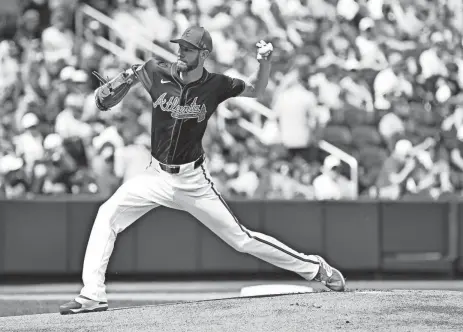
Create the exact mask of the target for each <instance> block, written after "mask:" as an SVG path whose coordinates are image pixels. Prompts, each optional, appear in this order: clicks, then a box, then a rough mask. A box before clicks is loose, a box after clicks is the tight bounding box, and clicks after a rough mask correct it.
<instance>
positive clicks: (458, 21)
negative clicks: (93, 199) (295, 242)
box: [0, 0, 463, 200]
mask: <svg viewBox="0 0 463 332" xmlns="http://www.w3.org/2000/svg"><path fill="white" fill-rule="evenodd" d="M81 3H86V4H88V5H90V6H92V7H94V8H95V9H97V10H98V11H100V12H102V13H104V14H105V15H107V16H109V17H111V18H112V19H114V22H115V26H116V29H115V30H113V31H109V30H108V29H107V28H106V27H105V26H104V25H101V24H100V23H99V22H97V21H93V20H90V19H88V18H86V19H84V21H83V23H84V24H83V25H82V24H81V22H80V21H79V20H75V14H76V10H77V8H78V6H79V5H80V4H81ZM18 4H19V6H20V11H19V15H10V14H5V13H3V14H1V15H2V21H1V22H2V24H1V25H0V72H1V77H2V80H1V81H0V100H1V103H0V113H1V114H0V195H3V196H6V197H8V198H15V197H22V196H33V195H57V194H64V193H72V194H80V193H84V194H94V195H102V196H107V195H110V194H111V193H113V192H114V190H116V189H117V187H118V186H119V185H120V184H121V183H122V182H123V181H126V180H127V179H129V178H131V177H132V176H135V175H136V174H138V173H139V172H141V171H143V170H144V169H145V168H146V167H147V166H148V164H149V161H150V153H149V146H150V136H149V132H150V125H151V123H150V121H151V119H150V112H151V105H150V102H149V100H148V98H147V94H146V93H145V91H143V89H142V88H141V87H139V88H136V89H134V90H133V91H130V92H129V94H128V95H127V97H126V98H125V99H124V100H123V102H122V103H121V104H119V105H118V106H117V107H115V108H114V109H112V110H111V111H110V112H99V111H98V110H97V108H96V106H95V105H94V100H93V91H94V89H95V88H96V87H98V85H99V83H98V81H97V80H96V79H95V78H94V77H93V76H92V75H91V72H92V71H93V70H97V71H99V72H100V73H102V74H103V76H104V77H114V76H115V75H116V74H117V73H119V72H120V71H121V70H122V69H125V68H126V67H127V65H128V64H129V62H127V60H121V58H120V57H117V56H114V55H113V54H111V53H109V52H107V51H106V50H105V49H103V48H102V47H100V45H99V44H98V43H97V39H96V37H98V36H104V37H106V38H109V39H111V40H114V41H115V42H116V43H117V44H118V45H120V46H121V47H122V48H123V49H124V50H125V54H126V55H127V54H130V55H131V56H136V57H138V58H140V59H143V56H144V55H143V49H141V48H139V47H138V46H137V45H138V43H139V41H140V40H148V41H150V42H153V43H155V44H156V45H158V46H160V47H162V48H164V49H166V50H168V51H169V52H172V53H175V52H176V49H175V45H173V44H171V43H169V40H170V39H171V38H172V37H174V36H177V35H179V34H181V32H182V31H183V30H184V29H185V28H186V27H187V26H189V25H193V24H198V25H202V26H204V27H206V28H207V29H208V30H209V31H210V32H211V35H212V38H213V41H214V52H213V53H212V55H211V62H210V63H209V65H208V66H209V69H211V70H213V71H218V72H224V71H226V70H229V69H230V68H233V69H234V70H235V71H237V72H239V73H241V74H244V75H250V74H252V73H253V72H254V71H255V70H256V69H257V64H258V63H257V61H256V59H255V50H256V48H255V43H256V42H257V41H259V40H261V39H265V40H266V41H268V42H272V43H273V45H274V49H275V52H274V54H273V65H272V73H271V79H270V83H269V87H268V89H267V91H266V93H265V95H264V96H262V97H261V98H260V100H259V102H260V103H262V104H263V105H265V106H266V107H268V108H269V109H271V110H272V112H273V114H274V115H275V118H268V119H267V118H265V117H263V116H256V113H255V112H251V111H250V110H249V109H247V108H246V107H244V108H243V107H240V106H238V105H236V104H234V103H232V102H231V103H227V104H225V105H222V106H221V107H220V108H219V110H218V112H217V114H216V116H214V117H213V118H212V119H211V123H210V126H209V128H208V130H207V133H206V135H205V138H204V146H205V149H206V152H207V156H208V159H207V162H208V164H209V168H210V170H211V174H212V175H213V177H214V180H215V183H216V186H217V187H218V189H219V190H220V191H221V192H222V194H223V195H224V196H226V197H247V198H259V199H298V198H300V199H308V200H311V199H320V200H321V199H354V198H356V197H357V193H358V194H359V195H360V196H361V197H370V198H377V197H380V198H383V199H400V198H405V197H420V198H421V197H432V198H442V197H444V196H445V197H448V196H452V195H453V196H454V195H457V196H458V195H459V194H460V192H461V190H462V189H463V144H462V143H460V142H463V103H462V102H463V98H462V97H463V94H462V88H463V52H462V46H463V45H462V34H461V31H463V19H462V17H463V16H462V15H463V5H462V3H461V1H459V0H434V1H430V0H401V1H398V0H112V1H106V0H86V1H78V0H48V1H47V0H22V1H18ZM79 29H82V31H80V30H79ZM242 119H245V120H248V121H249V122H251V123H253V124H259V126H261V127H262V130H260V131H259V132H258V133H256V132H254V133H253V134H251V133H250V131H249V130H246V129H244V128H243V126H241V125H240V120H242ZM320 140H325V141H328V142H330V143H332V144H333V145H334V146H336V147H338V148H340V149H341V150H342V151H344V152H346V153H348V154H349V155H352V156H354V157H355V158H356V159H357V161H358V163H359V184H358V188H356V185H355V184H354V183H352V182H351V181H350V177H351V173H350V168H349V166H348V165H347V164H346V163H345V162H344V161H345V160H341V159H339V158H338V157H337V155H329V154H328V153H326V151H323V150H320V149H319V148H318V142H319V141H320Z"/></svg>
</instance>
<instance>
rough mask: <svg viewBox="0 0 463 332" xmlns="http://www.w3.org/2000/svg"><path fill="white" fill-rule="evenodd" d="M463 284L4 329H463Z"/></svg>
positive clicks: (191, 306) (1, 326)
mask: <svg viewBox="0 0 463 332" xmlns="http://www.w3.org/2000/svg"><path fill="white" fill-rule="evenodd" d="M462 295H463V294H462V293H461V292H459V291H440V290H385V291H384V290H383V291H379V290H352V291H348V292H344V293H333V292H316V293H309V294H293V295H280V296H270V297H258V298H255V297H253V298H234V299H222V300H210V301H198V302H185V303H170V304H159V305H154V306H140V307H131V308H110V309H109V310H108V311H106V312H102V313H91V314H78V315H72V316H60V315H59V314H40V315H26V316H14V317H4V318H0V331H8V332H10V331H11V332H12V331H27V332H32V331H60V332H61V331H98V332H103V331H111V332H116V331H130V332H141V331H162V332H164V331H165V332H167V331H169V332H170V331H172V332H173V331H198V332H207V331H211V332H212V331H213V332H221V331H230V332H238V331H247V332H249V331H255V332H257V331H288V332H297V331H337V330H338V331H463V297H462Z"/></svg>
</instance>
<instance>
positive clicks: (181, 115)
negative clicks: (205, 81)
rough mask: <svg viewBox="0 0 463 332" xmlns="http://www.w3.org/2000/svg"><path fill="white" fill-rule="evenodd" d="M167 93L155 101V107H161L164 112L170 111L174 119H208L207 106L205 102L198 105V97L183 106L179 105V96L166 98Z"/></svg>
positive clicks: (199, 120)
mask: <svg viewBox="0 0 463 332" xmlns="http://www.w3.org/2000/svg"><path fill="white" fill-rule="evenodd" d="M166 95H167V93H163V94H162V95H160V96H159V98H158V99H157V100H156V101H155V102H154V103H153V107H154V108H156V107H158V106H159V107H160V108H161V110H163V111H164V112H170V116H172V117H173V118H174V119H198V122H201V121H203V120H204V119H206V113H207V110H206V106H205V105H204V104H202V105H198V104H196V101H197V100H198V97H195V99H193V101H192V102H191V104H190V105H185V106H181V105H179V102H180V99H179V98H178V97H170V98H169V100H167V99H166Z"/></svg>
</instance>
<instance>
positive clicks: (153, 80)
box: [142, 59, 245, 165]
mask: <svg viewBox="0 0 463 332" xmlns="http://www.w3.org/2000/svg"><path fill="white" fill-rule="evenodd" d="M142 76H143V80H142V82H143V85H144V86H145V89H146V90H147V91H148V92H149V94H150V96H151V99H152V101H153V104H152V105H153V111H152V122H151V154H152V156H153V157H154V158H156V159H157V160H158V161H160V162H161V163H165V164H169V165H181V164H186V163H189V162H192V161H195V160H196V159H198V158H199V157H201V155H202V154H203V153H204V150H203V147H202V139H203V136H204V132H205V131H206V126H207V122H208V120H209V118H210V117H211V115H212V114H213V113H214V112H215V110H216V109H217V106H218V105H219V104H220V103H221V102H223V101H224V100H226V99H228V98H231V97H236V96H238V95H239V94H241V93H242V92H243V91H244V89H245V83H244V81H243V80H240V79H236V78H231V77H228V76H226V75H222V74H215V73H210V72H208V71H207V70H206V69H204V71H203V76H202V77H201V78H200V79H199V80H197V81H195V82H191V83H188V84H183V83H182V81H181V79H180V77H179V74H178V72H177V70H176V64H175V63H169V62H166V61H163V60H159V59H150V60H149V61H147V62H146V63H145V64H144V65H143V68H142Z"/></svg>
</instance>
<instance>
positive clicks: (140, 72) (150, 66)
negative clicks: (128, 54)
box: [135, 58, 164, 92]
mask: <svg viewBox="0 0 463 332" xmlns="http://www.w3.org/2000/svg"><path fill="white" fill-rule="evenodd" d="M163 66H164V62H163V61H162V60H159V59H156V58H151V59H149V60H148V61H146V62H145V63H144V64H143V65H140V66H137V68H136V69H135V73H136V75H137V78H138V79H139V80H140V82H141V83H142V84H143V86H144V87H145V89H146V90H147V91H148V92H149V91H150V90H151V87H152V86H153V82H154V81H155V79H156V76H158V71H159V70H160V69H161V68H163Z"/></svg>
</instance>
